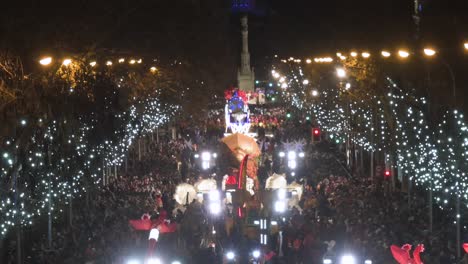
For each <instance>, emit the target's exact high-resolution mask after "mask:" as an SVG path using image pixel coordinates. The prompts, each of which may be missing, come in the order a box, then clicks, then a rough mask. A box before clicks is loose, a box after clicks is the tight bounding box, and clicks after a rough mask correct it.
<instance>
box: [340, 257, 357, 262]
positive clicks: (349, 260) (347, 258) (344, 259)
mask: <svg viewBox="0 0 468 264" xmlns="http://www.w3.org/2000/svg"><path fill="white" fill-rule="evenodd" d="M341 264H356V259H355V258H354V257H353V256H351V255H344V256H343V257H341Z"/></svg>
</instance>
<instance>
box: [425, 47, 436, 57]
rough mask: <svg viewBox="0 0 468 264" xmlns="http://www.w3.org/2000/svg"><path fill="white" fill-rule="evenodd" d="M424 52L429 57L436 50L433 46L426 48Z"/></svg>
mask: <svg viewBox="0 0 468 264" xmlns="http://www.w3.org/2000/svg"><path fill="white" fill-rule="evenodd" d="M424 54H425V55H426V56H428V57H432V56H434V55H435V54H436V51H435V50H433V49H431V48H426V49H424Z"/></svg>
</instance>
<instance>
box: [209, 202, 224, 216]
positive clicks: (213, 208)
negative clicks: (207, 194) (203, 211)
mask: <svg viewBox="0 0 468 264" xmlns="http://www.w3.org/2000/svg"><path fill="white" fill-rule="evenodd" d="M210 212H211V213H212V214H214V215H217V214H219V213H221V205H220V204H219V203H211V204H210Z"/></svg>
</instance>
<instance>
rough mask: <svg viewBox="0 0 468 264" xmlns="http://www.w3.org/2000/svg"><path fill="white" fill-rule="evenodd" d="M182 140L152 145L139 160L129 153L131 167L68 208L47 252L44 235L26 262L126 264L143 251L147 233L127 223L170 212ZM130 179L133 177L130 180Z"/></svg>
mask: <svg viewBox="0 0 468 264" xmlns="http://www.w3.org/2000/svg"><path fill="white" fill-rule="evenodd" d="M182 145H183V142H181V141H173V140H171V141H168V142H166V143H163V142H161V143H151V144H148V145H147V149H146V152H145V154H144V155H141V156H140V157H141V160H139V159H138V153H135V152H136V151H138V150H135V151H134V153H132V154H131V157H133V158H132V159H131V160H130V163H131V164H132V165H131V166H129V168H128V171H127V172H126V173H125V172H123V173H122V175H120V176H118V177H114V176H110V177H109V179H108V181H107V183H106V185H105V186H103V187H101V188H100V190H98V191H97V192H92V193H89V197H82V198H80V199H76V200H75V202H74V203H73V212H72V215H73V216H72V221H71V222H70V223H68V222H67V221H56V222H55V223H54V226H53V239H52V242H53V244H52V247H49V245H48V240H47V237H46V236H43V237H42V239H41V240H40V241H38V242H36V243H34V245H33V246H32V248H31V251H30V252H27V253H28V256H27V260H29V261H30V263H44V264H45V263H125V262H126V260H127V259H128V258H129V257H131V256H132V255H135V254H140V255H144V252H143V251H142V250H143V249H144V248H145V246H146V243H147V239H148V234H147V233H146V232H141V231H135V230H134V229H133V228H131V227H130V226H129V222H128V221H129V220H130V219H140V217H141V216H142V214H143V213H148V214H150V215H151V216H152V217H157V215H158V214H159V213H160V212H161V211H162V210H165V211H168V212H171V211H172V209H173V208H174V207H175V201H174V200H173V194H174V190H175V187H176V185H177V184H178V183H179V182H180V181H181V177H180V174H179V173H178V170H177V161H178V160H177V158H176V157H177V156H179V155H180V153H181V151H182V149H183V147H182ZM131 175H132V176H131Z"/></svg>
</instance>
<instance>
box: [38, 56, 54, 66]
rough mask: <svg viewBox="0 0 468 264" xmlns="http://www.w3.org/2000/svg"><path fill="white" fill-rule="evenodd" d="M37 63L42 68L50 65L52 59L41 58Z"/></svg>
mask: <svg viewBox="0 0 468 264" xmlns="http://www.w3.org/2000/svg"><path fill="white" fill-rule="evenodd" d="M39 63H40V64H41V65H43V66H47V65H49V64H51V63H52V57H45V58H42V59H41V60H40V61H39Z"/></svg>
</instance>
